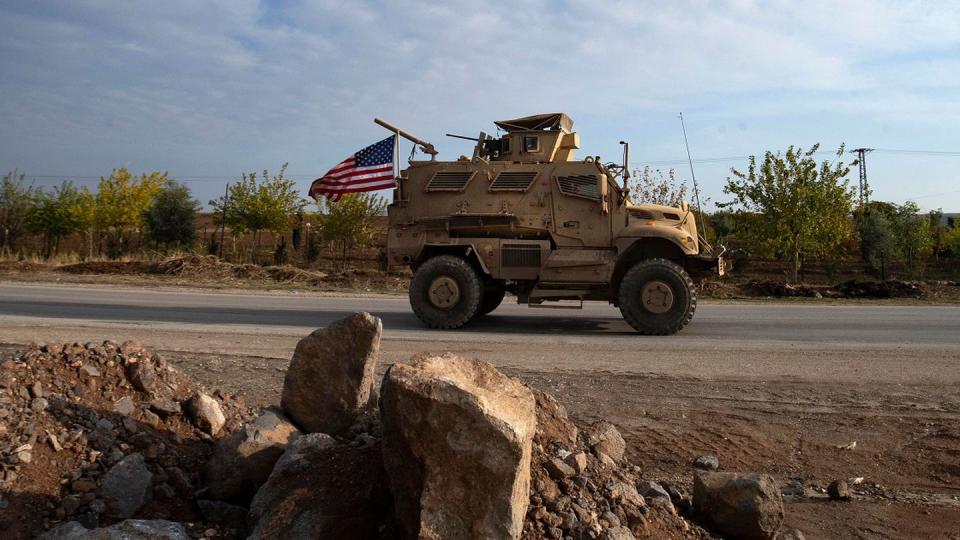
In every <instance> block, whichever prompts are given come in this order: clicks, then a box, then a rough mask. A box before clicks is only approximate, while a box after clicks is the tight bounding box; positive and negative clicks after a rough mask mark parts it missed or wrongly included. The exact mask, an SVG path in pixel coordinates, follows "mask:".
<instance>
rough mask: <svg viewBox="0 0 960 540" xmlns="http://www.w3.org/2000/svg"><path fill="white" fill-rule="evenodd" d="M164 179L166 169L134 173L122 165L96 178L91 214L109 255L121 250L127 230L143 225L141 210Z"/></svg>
mask: <svg viewBox="0 0 960 540" xmlns="http://www.w3.org/2000/svg"><path fill="white" fill-rule="evenodd" d="M166 181H167V173H160V172H158V171H154V172H152V173H150V174H146V173H143V174H141V175H140V176H134V175H132V174H131V173H130V171H128V170H127V169H126V168H123V167H121V168H119V169H114V170H113V171H112V172H111V173H110V176H109V177H107V178H103V177H101V178H100V185H99V187H98V189H97V197H96V212H95V214H94V218H95V222H96V225H97V228H98V229H99V230H100V231H101V232H104V233H106V234H107V241H108V244H107V245H108V252H109V254H110V256H111V257H118V256H119V255H120V254H121V253H123V251H124V242H125V235H126V233H127V232H129V231H130V230H131V229H136V228H141V227H143V215H144V211H145V210H146V209H147V207H148V206H150V203H151V202H152V201H153V198H154V196H156V194H157V193H159V192H160V189H161V188H162V187H163V185H164V184H165V183H166Z"/></svg>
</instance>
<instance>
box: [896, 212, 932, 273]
mask: <svg viewBox="0 0 960 540" xmlns="http://www.w3.org/2000/svg"><path fill="white" fill-rule="evenodd" d="M895 227H896V231H897V239H898V243H899V245H900V253H901V254H902V256H903V258H904V260H905V262H906V263H907V267H908V268H909V270H910V273H911V274H913V275H918V274H921V273H922V272H923V268H924V266H925V263H926V260H927V258H928V257H929V256H930V255H931V254H932V253H933V231H932V230H931V227H930V220H929V219H928V218H927V216H924V215H921V214H920V208H919V207H918V206H917V203H915V202H913V201H907V202H906V203H905V204H903V205H901V206H900V207H899V208H898V209H897V216H896V224H895Z"/></svg>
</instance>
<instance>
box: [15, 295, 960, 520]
mask: <svg viewBox="0 0 960 540" xmlns="http://www.w3.org/2000/svg"><path fill="white" fill-rule="evenodd" d="M85 294H87V293H85V292H83V291H76V290H73V289H70V288H50V289H47V290H45V291H39V292H38V291H36V290H24V289H23V288H20V289H15V288H7V287H0V342H4V343H6V344H8V345H5V346H4V347H3V348H4V349H5V350H10V349H12V348H15V347H16V346H17V344H22V343H25V342H28V341H30V340H32V339H38V340H43V339H49V340H72V339H78V340H87V339H91V340H93V339H104V338H107V337H110V338H114V339H128V338H135V339H139V340H140V341H141V342H143V343H144V344H145V345H147V346H148V347H150V348H152V349H154V350H159V351H161V353H162V354H164V355H165V356H166V357H167V358H168V359H169V360H171V361H172V362H174V363H176V364H177V365H179V366H180V367H181V368H182V369H183V370H184V371H186V372H187V373H188V374H189V375H191V376H192V377H194V378H196V379H197V380H198V381H199V382H202V383H204V384H206V385H208V386H211V387H221V388H224V389H227V390H230V391H237V392H241V393H243V394H244V395H245V396H246V397H247V399H248V401H251V402H254V403H268V402H276V401H277V399H278V396H279V389H280V384H281V382H282V379H283V374H284V373H283V370H284V368H285V366H286V362H287V360H288V359H289V355H290V353H291V352H292V349H293V345H294V344H295V343H296V340H297V339H298V337H300V336H302V335H304V334H305V333H307V332H308V331H309V330H310V329H311V326H310V325H317V326H320V325H322V324H325V323H324V321H326V320H327V319H328V318H330V317H334V316H337V315H338V314H339V313H341V312H345V311H355V310H357V309H367V310H370V311H373V312H375V313H376V312H378V311H379V312H380V313H378V314H379V315H381V316H382V317H383V318H384V323H385V327H386V328H387V331H386V333H385V339H384V342H383V346H382V349H383V359H384V362H385V363H390V362H394V361H398V360H403V359H405V358H407V357H409V356H410V354H412V353H413V352H418V351H423V350H427V351H434V352H440V351H446V350H451V351H454V352H458V353H460V354H464V355H468V356H475V357H479V358H483V359H486V360H490V361H493V362H494V363H496V364H498V365H500V366H501V367H502V368H503V369H504V370H505V371H507V372H509V373H510V374H512V375H516V376H518V377H520V378H522V379H524V380H526V381H528V382H529V383H530V384H532V385H534V386H537V387H540V388H543V389H545V390H548V391H550V392H552V393H554V394H555V395H556V396H558V397H559V398H560V399H561V400H562V401H563V402H564V403H565V404H566V405H567V406H568V407H569V408H570V410H571V411H572V412H573V413H574V414H575V415H576V416H578V417H580V418H581V419H585V420H591V419H594V418H601V417H604V418H607V419H609V420H611V421H613V422H614V423H616V424H617V425H618V426H619V427H620V428H621V430H622V431H623V432H624V435H625V437H626V438H627V442H628V443H629V446H630V451H631V452H632V453H633V459H634V461H635V462H637V463H639V464H641V466H642V467H643V468H644V472H645V475H646V476H648V477H650V478H655V479H669V480H673V481H675V482H677V483H679V484H681V485H689V483H690V481H691V470H690V466H689V464H690V462H691V461H692V459H693V458H694V457H696V456H697V455H700V454H702V453H708V452H709V453H714V454H716V455H717V456H718V457H719V459H720V463H721V467H722V468H723V469H726V470H741V471H757V472H768V473H771V474H774V475H775V476H776V477H777V478H778V480H780V482H781V484H782V485H783V486H785V492H786V493H787V495H786V501H787V513H788V515H787V523H788V525H791V526H794V527H798V528H800V529H801V530H802V531H803V532H804V533H805V534H806V536H807V538H955V539H956V538H960V385H958V384H957V383H958V382H960V343H958V341H960V308H957V307H942V306H941V307H916V306H911V307H899V306H877V305H865V306H847V305H831V304H823V305H813V306H811V305H807V304H803V305H795V304H793V305H792V304H771V303H758V304H711V303H708V304H705V305H704V306H701V312H700V313H698V315H697V318H696V319H695V321H694V323H693V325H691V327H690V328H689V331H688V332H684V333H683V334H681V335H679V336H674V337H672V338H662V339H661V338H657V339H646V338H638V337H637V336H634V335H632V334H630V333H629V332H626V331H622V330H623V329H621V328H620V327H619V325H620V324H622V323H620V322H619V321H618V320H617V317H616V312H615V311H612V312H611V311H609V310H606V311H605V310H604V309H602V308H596V310H595V311H587V312H576V313H575V314H572V315H571V314H568V313H561V314H557V313H555V312H548V311H547V310H542V311H538V312H534V311H533V310H528V311H527V310H525V311H523V312H521V311H519V308H517V307H516V306H504V308H503V309H502V311H501V310H498V311H497V312H496V315H495V316H494V317H492V318H491V319H490V320H489V321H484V322H483V323H482V324H481V325H479V328H478V329H477V328H475V329H473V330H468V331H463V332H457V333H453V334H450V333H436V332H425V331H423V330H422V329H420V328H418V327H417V325H416V321H415V320H413V321H410V320H409V318H411V317H412V315H409V313H408V312H406V311H405V307H404V305H403V300H402V299H394V298H389V297H386V298H385V297H372V298H327V297H313V298H312V299H309V298H304V297H300V298H298V299H295V300H291V299H290V298H289V297H275V296H268V297H267V298H266V299H264V298H263V297H261V296H258V295H249V296H247V297H244V295H235V296H234V295H225V296H224V297H223V298H217V295H209V294H200V295H196V296H190V294H191V293H187V294H185V295H184V294H182V293H175V292H171V293H169V294H160V295H159V296H153V295H152V294H147V293H146V292H143V291H126V292H124V291H120V292H114V291H113V289H111V290H107V291H93V293H90V295H88V296H84V295H85ZM18 295H19V296H18ZM227 296H230V298H231V299H230V300H227V299H226V297H227ZM31 298H32V299H33V300H32V302H33V303H32V304H31ZM299 302H306V304H307V305H309V308H306V307H304V308H302V309H301V308H298V307H297V306H299V305H301V304H299ZM58 306H59V307H58ZM31 309H33V310H35V311H36V310H39V312H34V313H28V312H29V310H31ZM258 310H259V312H260V313H261V316H262V317H264V318H263V320H262V324H259V325H258V324H256V317H257V313H258ZM263 312H266V313H267V315H262V313H263ZM84 314H85V315H86V316H85V317H81V315H84ZM138 314H142V315H138ZM270 317H273V318H270ZM276 317H279V318H280V320H279V321H278V320H277V319H276ZM198 318H199V319H206V320H190V319H198ZM231 318H232V319H231ZM184 319H188V320H184ZM230 320H241V321H242V324H231V323H230V322H229V321H230ZM301 320H302V322H299V324H289V323H290V322H293V323H297V322H298V321H301ZM498 329H499V330H498ZM381 369H382V368H381ZM853 441H856V443H857V444H856V447H855V448H854V449H853V450H842V449H840V448H838V446H842V445H847V444H849V443H851V442H853ZM860 477H862V478H863V481H862V483H860V484H858V485H856V486H853V487H854V494H855V498H854V500H852V501H850V502H845V503H844V502H832V501H828V500H826V496H825V495H824V494H823V493H822V492H821V491H820V489H822V488H825V487H826V485H827V484H828V483H829V482H830V481H832V480H834V479H838V478H844V479H847V478H860Z"/></svg>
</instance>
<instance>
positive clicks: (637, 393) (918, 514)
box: [168, 353, 960, 539]
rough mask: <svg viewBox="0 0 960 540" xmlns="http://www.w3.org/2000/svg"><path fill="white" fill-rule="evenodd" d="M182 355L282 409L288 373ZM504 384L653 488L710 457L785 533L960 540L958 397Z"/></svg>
mask: <svg viewBox="0 0 960 540" xmlns="http://www.w3.org/2000/svg"><path fill="white" fill-rule="evenodd" d="M176 354H177V356H176V357H174V356H173V353H171V354H170V355H168V357H169V359H170V361H171V362H173V363H175V364H177V365H178V366H179V367H180V368H181V369H183V370H184V371H185V372H186V373H187V374H189V375H190V376H191V377H193V378H195V379H196V380H198V381H199V382H201V383H203V384H206V385H209V386H218V387H221V388H224V389H225V390H228V391H231V392H232V391H239V392H241V393H242V394H243V395H244V396H245V398H246V400H247V402H248V404H254V405H256V404H266V403H271V402H277V400H278V399H279V393H280V387H281V385H282V382H283V375H284V368H285V363H284V362H283V361H278V360H276V359H267V358H258V357H238V356H226V355H208V354H184V353H176ZM383 369H384V367H383V366H381V372H382V370H383ZM505 371H507V372H508V373H509V374H510V375H513V376H517V377H519V378H521V379H523V380H525V381H526V382H528V383H529V384H530V385H532V386H534V387H536V388H539V389H542V390H544V391H546V392H550V393H552V394H553V395H555V396H557V397H558V398H559V399H560V401H561V402H562V403H564V404H565V405H566V406H567V407H568V408H569V409H570V411H571V413H572V414H573V415H574V416H575V417H576V418H577V419H579V420H583V421H588V422H590V421H594V420H597V419H600V418H606V419H607V420H609V421H611V422H613V423H615V424H616V425H617V426H618V427H619V428H620V429H621V431H622V432H623V434H624V437H625V438H626V440H627V443H628V446H629V452H630V453H631V459H632V460H633V461H634V462H635V463H637V464H640V466H641V467H642V468H643V470H644V477H646V478H651V479H658V480H660V479H663V480H670V481H673V482H674V483H676V484H679V485H682V486H685V487H686V488H687V489H690V487H691V485H692V469H691V466H690V463H691V461H692V460H693V459H694V458H695V457H697V456H698V455H701V454H704V453H713V454H714V455H716V456H717V457H718V458H719V460H720V464H721V470H728V471H755V472H765V473H770V474H773V475H774V476H775V477H776V478H777V479H778V480H779V481H780V483H781V485H782V486H783V487H784V493H785V502H786V512H787V516H786V524H787V525H788V526H791V527H796V528H799V529H800V530H801V531H803V533H804V534H805V535H806V537H807V538H823V539H887V538H897V539H901V538H902V539H914V538H947V539H960V388H955V387H954V388H945V387H944V386H925V385H897V384H858V385H856V386H851V385H847V384H823V383H818V384H811V383H807V382H796V381H790V380H784V381H777V382H754V381H750V382H745V381H738V380H721V381H714V380H711V381H704V380H699V379H695V378H674V377H660V376H643V375H624V374H613V373H609V372H593V373H584V372H583V371H577V372H563V371H558V372H553V373H543V372H529V371H517V370H509V369H507V370H505ZM852 442H856V446H855V448H853V449H850V450H846V449H841V448H840V447H841V446H845V445H849V444H850V443H852ZM858 478H862V481H860V483H858V484H857V485H851V488H852V489H853V499H852V500H850V501H848V502H835V501H831V500H829V498H828V497H827V495H826V491H825V488H826V487H827V485H828V484H829V483H830V482H831V481H833V480H836V479H847V480H849V481H851V482H852V481H854V479H858Z"/></svg>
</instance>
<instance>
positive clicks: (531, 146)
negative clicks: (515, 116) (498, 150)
mask: <svg viewBox="0 0 960 540" xmlns="http://www.w3.org/2000/svg"><path fill="white" fill-rule="evenodd" d="M523 151H524V152H539V151H540V137H537V136H536V135H524V137H523Z"/></svg>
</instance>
